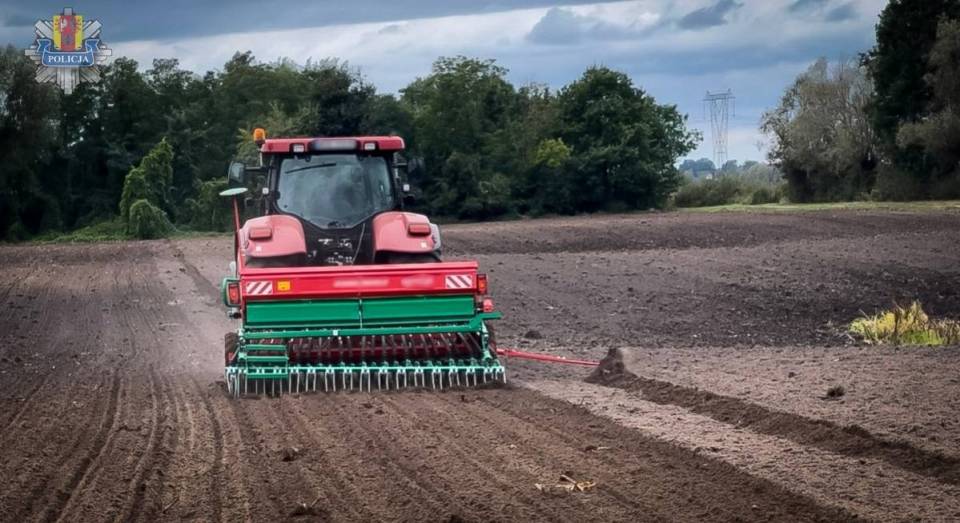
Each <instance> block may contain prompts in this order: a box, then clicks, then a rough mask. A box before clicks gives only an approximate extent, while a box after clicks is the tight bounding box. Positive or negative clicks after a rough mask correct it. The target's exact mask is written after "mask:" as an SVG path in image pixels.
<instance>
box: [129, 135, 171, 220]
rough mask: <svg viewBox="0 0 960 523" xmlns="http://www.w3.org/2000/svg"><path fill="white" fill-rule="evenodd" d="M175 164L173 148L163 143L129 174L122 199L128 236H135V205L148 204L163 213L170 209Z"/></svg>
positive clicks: (163, 141)
mask: <svg viewBox="0 0 960 523" xmlns="http://www.w3.org/2000/svg"><path fill="white" fill-rule="evenodd" d="M172 162H173V148H172V147H170V144H169V143H168V142H167V140H166V139H163V140H161V141H160V143H158V144H157V145H156V146H155V147H154V148H153V149H152V150H151V151H150V152H149V153H148V154H147V155H146V156H144V157H143V159H142V160H141V161H140V164H139V165H138V166H136V167H134V168H133V169H131V170H130V172H129V173H128V174H127V176H126V178H125V179H124V183H123V191H122V194H121V197H120V218H121V220H122V221H123V223H125V224H127V230H128V232H133V231H132V224H133V222H132V215H131V208H132V206H133V204H134V203H135V202H137V201H139V200H145V201H147V202H148V203H150V204H151V205H152V206H154V207H156V208H158V209H160V210H161V211H163V209H165V208H166V207H167V206H168V204H169V202H168V199H167V191H168V189H169V188H170V183H171V181H172V179H173V168H172V166H171V164H172Z"/></svg>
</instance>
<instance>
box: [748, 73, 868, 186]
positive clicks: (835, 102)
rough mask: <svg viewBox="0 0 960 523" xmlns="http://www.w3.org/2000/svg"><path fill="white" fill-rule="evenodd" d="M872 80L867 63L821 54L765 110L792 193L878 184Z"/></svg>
mask: <svg viewBox="0 0 960 523" xmlns="http://www.w3.org/2000/svg"><path fill="white" fill-rule="evenodd" d="M871 95H872V86H871V84H870V82H869V79H868V77H867V76H866V74H865V71H864V69H863V68H862V67H859V66H857V65H856V64H854V63H850V62H838V63H837V64H836V65H835V66H834V67H832V68H831V67H830V65H829V64H828V63H827V61H826V60H825V59H820V60H818V61H817V62H815V63H814V64H813V65H811V66H810V68H809V69H807V71H806V72H804V73H803V74H801V75H800V76H799V77H798V78H797V79H796V81H794V83H793V84H792V85H791V86H790V87H788V88H787V90H786V91H785V92H784V94H783V96H782V97H781V99H780V103H779V104H778V105H777V107H775V108H773V109H771V110H769V111H767V112H765V113H764V114H763V117H762V118H761V125H760V128H761V130H762V131H763V132H764V133H766V134H767V135H769V136H770V137H771V139H772V141H773V144H772V147H771V150H770V153H769V156H770V160H771V162H772V163H773V164H774V165H775V166H777V167H778V168H779V169H780V170H781V171H783V172H784V174H785V176H786V178H787V182H788V184H789V191H790V199H791V200H793V201H810V200H837V199H840V200H850V199H854V198H857V197H862V196H863V195H865V194H868V193H869V192H870V190H871V189H872V187H873V181H874V172H873V171H874V167H875V164H876V160H875V158H876V151H875V148H876V140H875V137H874V136H875V135H874V132H873V127H872V126H871V125H870V121H869V117H868V114H867V107H868V104H869V103H870V100H871Z"/></svg>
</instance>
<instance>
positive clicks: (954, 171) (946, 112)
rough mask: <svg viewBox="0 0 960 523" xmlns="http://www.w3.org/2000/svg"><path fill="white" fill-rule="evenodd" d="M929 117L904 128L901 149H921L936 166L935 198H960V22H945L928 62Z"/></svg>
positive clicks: (899, 135)
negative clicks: (913, 147) (914, 147)
mask: <svg viewBox="0 0 960 523" xmlns="http://www.w3.org/2000/svg"><path fill="white" fill-rule="evenodd" d="M928 69H929V71H930V72H929V73H928V74H927V75H926V77H925V79H926V83H927V85H928V87H929V89H930V92H931V93H932V96H931V98H930V101H929V104H928V107H927V115H926V116H924V117H923V118H921V119H919V120H918V121H916V122H910V123H905V124H903V125H902V126H901V127H900V131H899V133H898V136H897V143H898V145H899V146H900V147H904V148H906V147H912V146H916V147H920V148H922V150H923V151H924V153H925V154H926V155H927V156H928V157H930V158H931V159H932V160H933V162H934V163H935V172H934V173H933V174H934V180H933V181H934V183H933V184H932V186H931V187H930V191H931V195H932V196H934V197H939V198H950V197H953V198H955V197H960V20H943V21H941V22H940V26H939V28H938V30H937V41H936V43H935V44H934V46H933V48H932V50H931V52H930V59H929V62H928Z"/></svg>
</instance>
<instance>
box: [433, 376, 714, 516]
mask: <svg viewBox="0 0 960 523" xmlns="http://www.w3.org/2000/svg"><path fill="white" fill-rule="evenodd" d="M507 390H510V389H507ZM514 390H515V389H514ZM446 396H447V395H441V396H440V398H441V400H442V401H445V402H447V403H448V404H450V406H451V408H454V409H456V408H463V407H462V403H464V400H463V399H461V400H460V403H461V405H458V404H456V403H454V400H452V399H450V398H449V397H446ZM491 406H492V405H491ZM494 408H495V411H499V412H498V413H503V414H506V415H508V416H510V418H511V419H510V420H509V423H504V422H503V421H501V420H497V419H495V418H494V417H492V416H490V415H489V414H490V413H489V412H488V411H487V410H486V409H475V408H471V409H470V416H468V417H465V423H466V424H468V425H471V429H472V430H480V429H482V428H483V427H484V426H487V427H491V426H496V427H499V432H500V434H501V435H504V436H507V435H509V437H510V438H509V439H510V441H527V442H530V443H532V445H531V447H534V446H535V445H536V442H535V441H533V440H532V439H531V438H530V437H528V436H525V435H524V432H549V433H550V434H551V435H552V436H553V437H554V438H555V440H556V441H559V442H563V443H564V444H566V445H567V446H568V447H569V449H583V448H584V447H585V445H584V441H583V439H582V438H580V439H578V438H575V437H571V436H570V434H569V433H568V432H565V431H562V430H559V429H558V428H557V427H554V426H551V425H547V424H536V425H535V424H533V423H531V422H528V421H527V420H525V419H523V418H521V417H519V416H516V415H514V414H513V413H510V412H508V411H506V410H500V409H499V407H494ZM478 420H485V421H486V425H484V424H481V423H479V422H478ZM521 426H524V427H526V428H527V430H526V431H521V430H519V428H518V427H521ZM505 439H506V438H505ZM564 455H566V456H568V457H570V453H569V452H566V453H564ZM552 456H553V457H554V458H555V457H557V453H554V454H552ZM594 456H595V459H591V458H593V457H594ZM594 456H591V455H588V454H585V453H580V454H578V455H576V456H572V459H570V461H571V462H576V461H578V460H580V461H591V462H595V461H601V462H603V464H604V465H606V466H610V467H611V468H612V469H615V468H617V467H618V466H619V463H618V462H617V460H615V459H613V458H610V459H604V456H603V455H602V454H595V455H594ZM521 458H527V459H525V460H522V461H526V462H528V463H531V464H535V467H531V468H540V469H542V470H547V469H549V468H551V465H550V464H549V463H547V462H545V461H544V460H542V459H536V458H537V456H536V455H530V456H523V455H522V456H521ZM554 468H556V467H555V466H554ZM598 468H602V467H598ZM597 493H598V494H600V495H603V496H606V497H607V498H609V500H610V501H611V502H612V503H615V504H617V505H620V506H621V507H623V508H624V509H625V510H626V511H628V512H629V511H636V510H638V509H641V508H642V511H643V512H644V513H647V514H649V513H654V512H656V510H655V509H654V507H651V506H649V504H646V503H643V502H642V501H638V500H637V499H636V498H634V497H631V496H629V495H626V494H624V493H622V492H620V491H619V490H617V489H614V488H611V487H610V486H609V485H605V486H603V487H602V488H599V489H597ZM731 516H733V515H732V514H731Z"/></svg>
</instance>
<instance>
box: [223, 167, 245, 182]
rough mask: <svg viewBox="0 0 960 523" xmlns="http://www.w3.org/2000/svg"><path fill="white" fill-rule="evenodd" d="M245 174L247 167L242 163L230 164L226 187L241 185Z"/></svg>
mask: <svg viewBox="0 0 960 523" xmlns="http://www.w3.org/2000/svg"><path fill="white" fill-rule="evenodd" d="M246 174H247V167H246V166H245V165H243V162H230V167H228V168H227V185H231V186H237V185H243V183H244V181H245V179H246Z"/></svg>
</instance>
